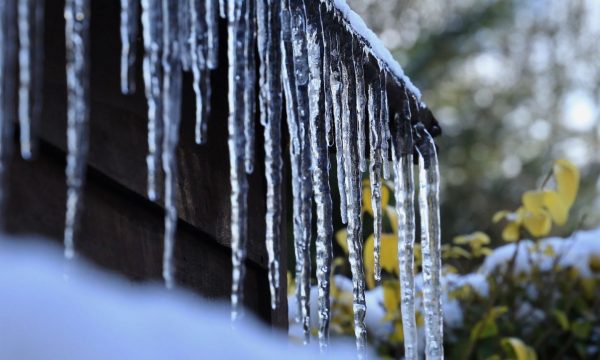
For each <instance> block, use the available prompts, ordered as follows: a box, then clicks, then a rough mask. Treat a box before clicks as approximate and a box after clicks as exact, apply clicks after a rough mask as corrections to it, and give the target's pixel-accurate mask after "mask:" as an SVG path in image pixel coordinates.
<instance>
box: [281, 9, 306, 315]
mask: <svg viewBox="0 0 600 360" xmlns="http://www.w3.org/2000/svg"><path fill="white" fill-rule="evenodd" d="M280 19H281V43H280V50H281V65H282V66H281V69H282V78H283V90H284V95H285V104H286V119H287V128H288V133H289V136H290V149H289V152H290V167H291V172H292V174H291V175H292V176H291V181H292V198H293V200H292V205H293V206H292V209H293V215H292V217H293V223H294V229H293V230H294V255H295V257H296V269H295V274H296V306H297V309H296V314H297V315H296V319H295V320H296V321H297V322H299V321H300V320H301V317H302V304H301V303H300V288H301V286H300V278H299V277H298V276H299V274H300V271H299V267H300V263H301V258H302V256H303V255H302V252H301V251H300V249H301V247H300V243H301V242H302V216H301V211H300V205H301V196H302V194H301V187H300V164H301V157H300V127H299V125H298V118H299V114H298V109H299V108H298V99H297V97H296V77H295V72H294V52H293V48H292V29H291V13H290V10H289V0H281V16H280Z"/></svg>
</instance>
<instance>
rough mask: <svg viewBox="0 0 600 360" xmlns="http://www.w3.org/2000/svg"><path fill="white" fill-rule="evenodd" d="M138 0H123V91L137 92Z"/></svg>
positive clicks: (124, 92) (125, 92)
mask: <svg viewBox="0 0 600 360" xmlns="http://www.w3.org/2000/svg"><path fill="white" fill-rule="evenodd" d="M138 13H139V5H138V0H121V92H122V93H123V94H133V93H134V92H135V58H136V40H137V35H138V26H137V25H138Z"/></svg>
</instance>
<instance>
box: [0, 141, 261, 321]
mask: <svg viewBox="0 0 600 360" xmlns="http://www.w3.org/2000/svg"><path fill="white" fill-rule="evenodd" d="M64 165H65V162H64V153H63V152H62V151H60V150H58V149H55V148H53V147H52V146H49V145H46V144H45V143H42V146H41V151H40V154H39V156H38V158H37V159H36V160H35V161H33V162H26V161H24V160H22V159H21V158H19V157H15V158H14V159H13V161H12V162H11V165H10V167H9V171H8V173H9V181H8V185H9V186H10V192H9V195H8V199H7V210H8V211H7V219H6V220H7V221H6V228H7V230H8V231H9V232H11V233H17V234H37V235H43V236H45V237H48V238H49V239H52V240H54V241H56V242H57V244H61V239H62V233H63V224H64V211H63V209H64V206H65V193H66V186H65V175H64ZM84 196H85V200H86V201H85V204H86V207H85V209H84V211H83V212H82V218H81V236H80V237H78V239H77V250H78V253H81V254H82V255H83V256H84V257H85V258H88V259H91V260H92V261H93V262H95V263H96V264H98V265H100V266H102V267H104V268H107V269H110V270H113V271H117V272H119V273H122V274H125V275H127V276H128V277H129V278H130V279H133V280H151V281H157V282H160V281H162V278H161V275H162V248H163V245H162V235H163V227H162V217H163V214H162V209H161V208H160V207H158V206H150V204H149V203H148V201H147V200H145V199H144V198H142V197H140V196H139V195H138V194H136V193H135V192H132V191H130V190H128V189H126V188H125V187H123V186H121V185H119V184H118V183H116V182H114V181H112V180H111V179H109V178H107V177H106V176H104V175H102V174H100V173H98V172H97V171H88V182H87V185H86V187H85V192H84ZM175 260H176V264H177V281H178V284H180V285H181V286H182V287H185V288H189V289H191V290H194V291H196V292H198V293H200V294H202V295H203V296H206V297H209V298H217V299H225V300H228V299H229V294H230V287H231V251H230V250H229V248H227V247H225V246H222V245H220V244H217V243H216V242H215V241H214V239H212V238H211V237H210V236H209V235H208V234H206V233H204V232H201V231H199V230H198V229H196V228H194V227H192V226H190V225H188V224H185V223H182V222H180V226H179V231H178V234H177V242H176V246H175ZM268 294H269V287H268V283H267V272H266V270H265V269H264V268H262V267H260V266H258V265H256V264H253V263H249V264H248V271H247V277H246V292H245V296H246V304H247V306H248V307H249V308H251V309H253V310H254V311H255V312H256V313H257V314H258V316H260V317H261V318H262V319H264V320H265V321H271V309H270V301H269V297H268Z"/></svg>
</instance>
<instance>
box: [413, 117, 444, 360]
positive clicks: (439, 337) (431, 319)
mask: <svg viewBox="0 0 600 360" xmlns="http://www.w3.org/2000/svg"><path fill="white" fill-rule="evenodd" d="M417 147H418V151H419V214H420V216H421V249H422V252H423V308H424V309H423V311H424V313H425V356H426V357H427V359H443V358H444V346H443V345H444V342H443V336H444V333H443V330H444V329H443V325H444V324H443V314H442V296H441V277H442V264H441V262H442V260H441V250H440V248H441V244H440V241H441V240H440V207H439V205H440V204H439V187H440V179H439V177H440V175H439V167H438V159H437V153H436V149H435V144H434V142H433V138H432V137H431V135H429V133H428V132H427V130H425V127H423V126H422V125H421V124H418V125H417Z"/></svg>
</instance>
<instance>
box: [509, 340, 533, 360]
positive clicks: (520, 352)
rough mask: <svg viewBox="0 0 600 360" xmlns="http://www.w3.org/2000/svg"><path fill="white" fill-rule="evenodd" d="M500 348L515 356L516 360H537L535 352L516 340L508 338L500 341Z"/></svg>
mask: <svg viewBox="0 0 600 360" xmlns="http://www.w3.org/2000/svg"><path fill="white" fill-rule="evenodd" d="M502 346H503V347H504V349H506V350H507V351H509V352H512V354H513V355H514V356H515V359H516V360H537V355H536V354H535V351H534V350H533V349H532V348H531V347H529V346H527V345H525V343H524V342H523V341H522V340H521V339H518V338H514V337H508V338H504V339H502Z"/></svg>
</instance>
